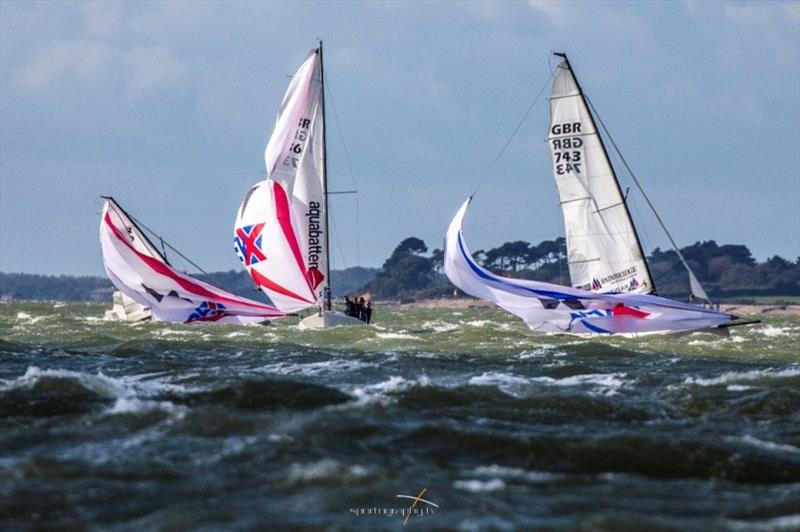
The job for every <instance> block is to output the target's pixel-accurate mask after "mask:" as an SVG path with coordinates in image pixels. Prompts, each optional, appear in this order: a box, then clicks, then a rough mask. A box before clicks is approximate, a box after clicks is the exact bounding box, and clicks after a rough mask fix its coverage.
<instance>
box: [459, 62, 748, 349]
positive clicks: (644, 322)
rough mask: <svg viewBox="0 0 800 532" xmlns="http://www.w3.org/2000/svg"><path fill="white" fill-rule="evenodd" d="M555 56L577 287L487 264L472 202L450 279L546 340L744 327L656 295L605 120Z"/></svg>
mask: <svg viewBox="0 0 800 532" xmlns="http://www.w3.org/2000/svg"><path fill="white" fill-rule="evenodd" d="M555 55H556V56H558V57H559V58H560V64H559V65H558V67H557V69H556V72H555V74H554V79H553V85H552V89H551V93H550V129H549V133H548V137H547V142H548V145H549V147H550V152H551V156H552V163H553V176H554V178H555V181H556V185H557V188H558V193H559V198H560V205H561V210H562V213H563V215H564V224H565V229H566V242H567V257H568V261H569V272H570V279H571V281H572V285H573V286H572V287H565V286H559V285H555V284H551V283H543V282H537V281H525V280H520V279H512V278H506V277H501V276H498V275H495V274H494V273H492V272H489V271H488V270H485V269H484V268H482V267H481V266H480V265H478V264H477V263H476V262H475V261H474V259H473V258H472V256H471V255H470V254H469V251H468V249H467V245H466V242H465V240H464V237H463V234H462V229H461V227H462V221H463V218H464V216H465V215H466V211H467V208H468V206H469V203H470V201H471V200H472V197H470V198H469V199H468V200H467V201H466V202H464V204H463V205H462V206H461V208H460V209H459V211H458V213H457V214H456V216H455V218H453V221H452V222H451V224H450V227H449V229H448V232H447V236H446V240H445V260H444V270H445V273H446V275H447V277H448V278H449V279H450V281H451V282H452V283H453V284H454V285H456V286H457V287H458V288H460V289H461V290H463V291H464V292H466V293H468V294H470V295H473V296H475V297H478V298H481V299H485V300H488V301H492V302H494V303H495V304H497V305H498V306H500V307H502V308H504V309H505V310H507V311H509V312H511V313H512V314H515V315H517V316H519V317H520V318H522V319H523V320H524V321H525V323H526V324H527V325H528V327H529V328H530V329H531V330H533V331H535V332H539V333H545V334H547V333H569V334H576V335H606V334H623V335H639V334H653V333H682V332H690V331H696V330H703V329H717V330H720V328H722V329H725V328H727V327H729V326H731V325H733V324H735V323H734V320H735V319H736V317H735V316H732V315H730V314H726V313H724V312H718V311H715V310H712V309H710V308H704V307H702V306H699V305H692V304H688V303H682V302H678V301H672V300H669V299H666V298H663V297H659V296H657V295H655V293H656V287H655V283H654V281H653V278H652V275H651V273H650V269H649V267H648V265H647V261H646V259H645V255H644V252H643V249H642V245H641V242H640V240H639V236H638V234H637V232H636V228H635V226H634V224H633V221H632V219H631V216H630V213H629V211H628V205H627V201H626V200H627V198H626V197H625V196H624V195H623V193H622V190H621V188H620V185H619V181H618V180H617V176H616V173H615V171H614V167H613V165H612V164H611V161H610V160H609V157H608V153H607V152H606V148H605V145H604V143H603V139H602V137H601V136H600V133H599V131H598V129H597V125H596V122H595V118H594V116H593V114H592V112H591V111H590V109H589V106H588V104H587V100H586V98H585V95H584V94H583V91H582V90H581V87H580V85H579V84H578V82H577V80H576V78H575V75H574V72H573V71H572V67H571V66H570V63H569V60H568V59H567V57H566V55H565V54H555ZM637 184H638V183H637ZM645 198H646V196H645ZM648 203H649V200H648ZM651 206H652V205H651ZM656 216H657V214H656ZM659 221H661V220H660V218H659ZM662 226H663V223H662ZM664 229H665V230H666V228H664ZM667 234H669V233H667ZM670 241H672V237H671V236H670ZM672 243H673V247H674V248H675V250H676V252H677V253H678V256H679V257H680V259H681V261H682V262H683V264H684V266H685V267H686V269H687V271H688V272H689V280H690V285H691V290H692V294H693V295H694V296H695V297H697V298H699V299H702V300H704V301H708V296H707V295H706V293H705V291H704V290H703V288H702V286H701V285H700V283H699V281H698V280H697V278H696V277H695V275H694V273H693V272H692V271H691V268H690V267H689V265H688V264H687V263H686V261H685V260H684V259H683V256H681V255H680V251H678V250H677V246H676V245H675V244H674V241H672Z"/></svg>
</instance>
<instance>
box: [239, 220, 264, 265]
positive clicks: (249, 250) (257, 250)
mask: <svg viewBox="0 0 800 532" xmlns="http://www.w3.org/2000/svg"><path fill="white" fill-rule="evenodd" d="M263 229H264V224H263V223H261V224H252V225H245V226H244V227H238V228H237V229H236V236H235V237H234V238H233V244H234V249H235V250H236V255H238V257H239V260H240V261H242V263H243V264H244V265H245V266H252V265H253V264H258V263H259V262H261V261H262V260H267V256H266V255H265V254H264V250H263V249H262V248H261V241H262V237H261V231H263Z"/></svg>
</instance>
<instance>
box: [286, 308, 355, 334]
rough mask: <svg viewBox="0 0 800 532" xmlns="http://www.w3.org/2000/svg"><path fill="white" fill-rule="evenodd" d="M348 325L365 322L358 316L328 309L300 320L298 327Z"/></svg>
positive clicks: (328, 327)
mask: <svg viewBox="0 0 800 532" xmlns="http://www.w3.org/2000/svg"><path fill="white" fill-rule="evenodd" d="M349 325H366V322H363V321H361V320H360V319H358V318H354V317H352V316H348V315H347V314H344V313H342V312H339V311H336V310H329V311H326V312H324V313H323V314H322V315H321V316H320V314H319V313H318V312H317V313H314V314H312V315H311V316H308V317H307V318H303V319H302V320H300V323H299V325H298V327H299V328H300V329H303V330H306V329H330V328H331V327H342V326H349Z"/></svg>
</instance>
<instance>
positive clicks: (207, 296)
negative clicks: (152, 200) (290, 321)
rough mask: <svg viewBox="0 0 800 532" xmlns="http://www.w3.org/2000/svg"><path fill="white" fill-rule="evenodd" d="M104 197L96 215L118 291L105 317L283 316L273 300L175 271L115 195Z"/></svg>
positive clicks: (219, 319) (224, 319)
mask: <svg viewBox="0 0 800 532" xmlns="http://www.w3.org/2000/svg"><path fill="white" fill-rule="evenodd" d="M104 200H105V202H104V205H103V210H102V213H101V218H100V247H101V251H102V254H103V266H104V267H105V270H106V274H107V275H108V277H109V279H111V282H112V283H113V284H114V286H115V287H116V289H117V290H118V291H119V293H120V296H117V295H116V294H115V296H114V300H115V301H114V302H115V305H114V308H113V309H112V311H111V312H112V315H111V316H109V317H111V318H113V317H117V318H119V319H121V320H124V321H140V320H144V319H148V318H151V319H153V320H156V321H168V322H176V323H187V324H188V323H238V324H251V323H261V322H263V321H265V320H271V319H276V318H282V317H285V316H286V314H285V313H284V312H281V311H280V310H278V309H276V308H275V307H272V306H271V305H266V304H264V303H261V302H258V301H254V300H252V299H247V298H244V297H240V296H237V295H236V294H232V293H230V292H227V291H225V290H222V289H220V288H217V287H216V286H213V285H211V284H209V283H206V282H204V281H201V280H199V279H195V278H194V277H192V276H190V275H188V274H186V273H183V272H181V271H178V270H177V269H175V268H174V267H172V266H171V265H170V264H169V261H167V259H166V257H165V256H164V255H163V254H162V253H161V252H160V251H159V250H158V249H157V248H156V247H155V246H154V245H153V243H152V242H151V241H150V239H148V238H147V236H146V235H145V234H144V232H143V231H142V230H141V229H140V228H139V226H138V225H137V224H136V223H135V222H134V220H133V219H132V218H131V216H130V215H129V214H128V213H127V212H125V211H124V210H123V209H122V207H120V205H119V204H118V203H117V202H116V201H114V199H113V198H111V197H105V198H104ZM120 307H121V308H120ZM120 311H121V312H120Z"/></svg>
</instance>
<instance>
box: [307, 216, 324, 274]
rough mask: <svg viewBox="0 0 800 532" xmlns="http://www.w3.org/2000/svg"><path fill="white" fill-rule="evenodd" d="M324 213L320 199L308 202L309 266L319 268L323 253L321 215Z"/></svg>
mask: <svg viewBox="0 0 800 532" xmlns="http://www.w3.org/2000/svg"><path fill="white" fill-rule="evenodd" d="M321 215H322V208H321V206H320V204H319V202H318V201H309V202H308V212H306V218H308V254H307V258H308V267H309V269H310V268H319V257H320V255H321V254H322V245H321V241H322V239H321V236H322V233H323V231H322V226H321V224H320V217H321Z"/></svg>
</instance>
